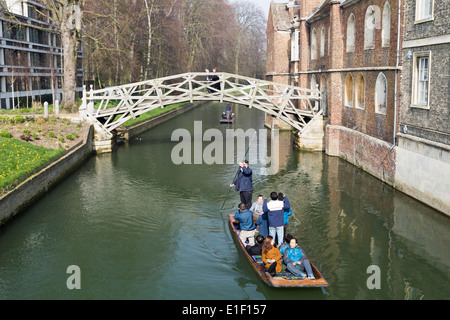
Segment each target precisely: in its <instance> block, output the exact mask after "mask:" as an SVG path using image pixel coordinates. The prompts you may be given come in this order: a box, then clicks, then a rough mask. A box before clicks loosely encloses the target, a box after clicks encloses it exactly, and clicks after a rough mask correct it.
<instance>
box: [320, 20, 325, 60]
mask: <svg viewBox="0 0 450 320" xmlns="http://www.w3.org/2000/svg"><path fill="white" fill-rule="evenodd" d="M320 56H321V57H324V56H325V28H324V27H322V30H321V31H320Z"/></svg>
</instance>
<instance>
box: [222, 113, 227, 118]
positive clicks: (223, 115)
mask: <svg viewBox="0 0 450 320" xmlns="http://www.w3.org/2000/svg"><path fill="white" fill-rule="evenodd" d="M222 119H223V120H227V114H226V113H225V112H222Z"/></svg>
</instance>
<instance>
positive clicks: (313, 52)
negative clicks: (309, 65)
mask: <svg viewBox="0 0 450 320" xmlns="http://www.w3.org/2000/svg"><path fill="white" fill-rule="evenodd" d="M316 59H317V31H316V28H313V30H312V32H311V60H316Z"/></svg>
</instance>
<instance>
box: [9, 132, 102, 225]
mask: <svg viewBox="0 0 450 320" xmlns="http://www.w3.org/2000/svg"><path fill="white" fill-rule="evenodd" d="M93 135H94V129H93V127H92V126H91V127H90V128H89V130H88V132H87V134H86V136H85V138H84V140H83V142H82V143H81V144H80V145H78V146H77V147H76V148H73V149H72V150H69V151H68V152H67V153H66V154H64V155H62V156H60V157H59V158H58V159H57V160H56V161H54V162H52V163H50V164H49V165H47V166H46V167H45V168H43V169H41V170H40V171H38V172H37V173H35V174H33V175H32V176H30V177H28V178H27V179H26V180H25V181H23V182H22V183H21V184H19V185H18V186H17V187H16V188H15V189H14V190H11V191H10V192H8V193H6V194H5V195H4V196H2V197H1V198H0V227H1V226H2V225H4V224H6V223H7V222H8V221H10V220H11V219H13V218H14V217H15V216H16V215H17V214H19V213H20V212H22V211H23V210H25V209H26V208H27V207H28V206H30V205H31V204H32V203H33V202H35V201H36V200H38V199H39V198H40V197H42V196H43V195H44V194H45V193H47V192H48V190H50V189H51V188H52V187H53V186H55V185H56V184H57V183H59V182H60V181H62V180H63V179H64V178H65V177H67V176H68V175H69V174H71V173H72V172H73V171H74V170H75V169H76V168H77V167H78V166H79V165H81V164H82V163H83V162H84V161H85V160H87V159H88V158H89V157H90V156H91V155H92V141H93Z"/></svg>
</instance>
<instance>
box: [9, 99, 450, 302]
mask: <svg viewBox="0 0 450 320" xmlns="http://www.w3.org/2000/svg"><path fill="white" fill-rule="evenodd" d="M223 110H224V105H222V104H218V103H214V104H206V105H203V106H200V107H197V108H195V109H194V110H191V111H189V112H186V113H185V114H183V115H181V116H179V117H177V118H174V119H172V120H169V121H167V122H165V123H163V124H161V125H159V126H157V127H154V128H153V129H151V130H150V131H148V132H146V133H144V134H142V135H140V136H139V137H136V138H133V139H132V140H131V141H130V142H129V143H126V144H124V145H121V146H120V147H119V148H118V149H117V150H116V151H115V152H113V153H112V154H105V155H100V156H95V157H92V158H91V159H90V160H88V161H87V162H86V163H85V164H83V165H82V166H81V167H80V168H79V169H78V170H77V171H76V172H74V173H73V174H72V175H70V176H69V177H68V178H67V179H65V180H64V181H63V182H62V183H61V184H59V185H58V186H57V187H56V188H54V189H53V190H50V191H49V192H48V194H47V195H46V196H45V197H43V198H42V199H40V200H39V201H38V202H37V203H35V204H34V205H33V206H32V207H30V208H29V209H28V210H27V211H26V212H24V213H22V214H21V215H20V216H18V217H17V218H16V219H14V220H13V221H12V222H10V223H9V224H8V225H6V226H5V227H3V228H2V229H1V230H0V299H161V300H162V299H174V300H192V299H194V300H197V299H198V300H204V299H207V300H211V299H213V300H225V299H227V300H228V299H233V300H241V299H263V300H264V299H270V300H272V299H334V300H337V299H411V300H417V299H449V298H450V278H449V275H450V254H449V253H450V250H449V247H448V245H449V243H450V219H448V218H446V217H443V216H442V215H440V214H439V213H437V212H436V211H434V210H432V209H430V208H429V207H427V206H425V205H423V204H421V203H420V202H418V201H415V200H414V199H412V198H410V197H408V196H406V195H404V194H402V193H401V192H399V191H396V190H394V189H393V188H391V187H389V186H388V185H386V184H384V183H382V182H380V181H379V180H377V179H375V178H374V177H372V176H371V175H369V174H367V173H365V172H363V171H361V170H360V169H358V168H356V167H355V166H352V165H351V164H349V163H347V162H345V161H343V160H341V159H338V158H333V157H328V156H326V155H325V154H323V153H307V152H301V151H298V150H296V149H294V148H293V146H292V142H291V139H290V133H284V132H281V133H280V136H279V145H278V150H279V159H278V160H277V162H278V171H277V172H270V173H271V174H268V172H269V171H268V170H267V167H268V165H265V164H264V163H263V161H259V160H261V159H260V158H258V161H254V164H251V167H252V168H253V171H254V175H253V176H254V177H253V184H254V188H255V191H254V199H255V198H256V195H257V194H263V195H264V196H266V197H268V196H269V194H270V192H271V191H282V192H284V193H285V194H286V195H288V197H289V199H290V202H291V206H292V209H293V216H291V219H290V224H289V227H288V232H289V233H291V234H293V235H295V236H296V237H297V238H298V239H299V243H300V245H301V246H302V248H303V249H304V250H305V251H306V253H307V255H308V257H309V258H310V260H311V261H312V262H313V263H314V264H315V265H316V266H317V267H318V268H319V269H320V270H321V272H322V274H323V275H324V276H325V278H326V279H327V281H328V282H329V287H327V288H325V289H323V290H322V289H320V288H308V289H276V288H270V287H268V286H266V285H265V284H264V283H262V281H260V280H259V278H258V277H257V276H256V274H255V273H254V271H253V270H252V269H251V268H250V266H249V265H248V263H247V262H246V260H245V258H244V257H243V256H242V254H241V253H240V252H238V251H237V248H236V245H235V243H234V242H233V239H232V237H231V233H230V230H229V228H228V224H227V223H228V222H227V219H226V214H227V213H230V212H233V211H234V208H235V207H236V206H237V204H238V202H239V195H238V193H237V192H234V191H232V192H230V195H229V197H228V199H227V201H226V202H225V207H224V208H225V210H224V212H220V208H221V206H222V204H223V202H224V200H225V197H226V195H227V191H228V185H229V184H230V182H231V180H232V179H233V177H234V174H235V172H236V169H237V166H236V165H235V164H233V165H232V164H226V163H225V164H220V163H216V164H212V165H208V164H206V163H204V161H203V162H202V164H195V165H194V164H191V165H189V164H180V165H175V164H174V163H173V161H172V160H173V158H172V151H173V149H174V148H175V147H176V146H177V145H178V142H177V141H171V135H172V133H173V132H174V130H176V129H180V128H184V129H187V130H188V131H189V132H191V133H193V132H194V122H195V121H201V123H202V130H203V131H205V130H207V129H209V128H216V129H218V130H220V132H222V133H223V136H224V138H223V139H224V140H226V139H227V138H226V136H227V134H226V129H227V127H226V126H225V125H221V124H219V123H218V116H219V114H220V113H221V112H222V111H223ZM233 112H236V114H237V119H236V123H235V124H234V125H233V126H232V127H231V128H232V129H237V128H243V129H245V130H247V129H248V128H254V129H264V114H263V113H261V112H259V111H256V110H250V109H248V108H246V107H242V106H234V109H233ZM216 132H217V131H216ZM269 135H270V133H269ZM258 136H259V135H258ZM209 143H210V142H205V143H204V144H203V145H204V146H207V145H208V144H209ZM255 147H256V144H253V145H252V148H253V149H252V148H250V153H252V152H255V153H256V151H255V149H254V148H255ZM260 148H263V146H262V145H261V144H260ZM268 149H271V148H268ZM192 150H193V151H194V150H195V148H192ZM274 150H275V149H274ZM266 151H267V154H268V155H269V153H270V152H269V151H268V150H266ZM193 157H194V156H193V155H192V159H193ZM238 158H239V156H238V155H236V156H235V159H236V162H237V161H238V160H239V159H238ZM274 161H275V160H274ZM72 265H76V266H78V267H79V273H78V274H79V275H80V278H79V280H80V282H79V283H80V284H81V289H79V290H76V289H75V290H69V289H68V287H67V280H68V278H69V277H71V275H72V274H71V273H67V268H68V267H69V266H72ZM371 266H375V268H376V269H371V268H373V267H371ZM372 270H375V271H372ZM368 283H369V284H376V285H379V286H377V287H375V288H373V287H372V286H371V285H368Z"/></svg>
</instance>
